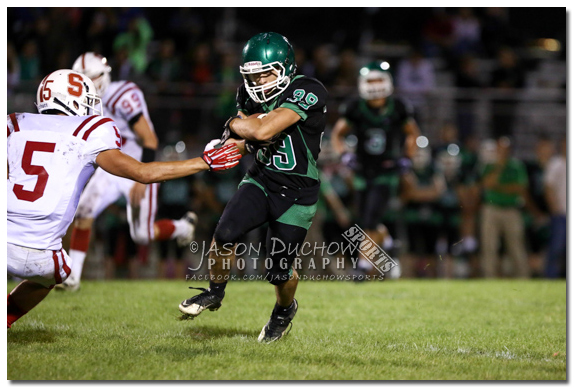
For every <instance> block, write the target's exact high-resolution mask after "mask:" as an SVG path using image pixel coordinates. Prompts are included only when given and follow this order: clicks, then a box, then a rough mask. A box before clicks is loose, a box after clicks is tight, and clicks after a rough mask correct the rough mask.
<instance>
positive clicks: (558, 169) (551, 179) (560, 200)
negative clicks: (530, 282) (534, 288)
mask: <svg viewBox="0 0 574 388" xmlns="http://www.w3.org/2000/svg"><path fill="white" fill-rule="evenodd" d="M566 147H567V144H566V137H564V138H563V139H562V140H561V141H560V155H558V156H555V157H554V158H552V159H551V160H550V162H549V163H548V166H547V167H546V170H545V172H544V193H545V195H546V201H547V203H548V208H549V210H550V214H551V218H550V242H549V244H548V252H547V256H546V263H545V265H544V276H546V277H547V278H557V277H566V236H567V234H566V206H567V205H566V204H567V201H568V199H567V198H568V196H567V189H566V186H567V179H568V174H567V167H566V166H567V162H566Z"/></svg>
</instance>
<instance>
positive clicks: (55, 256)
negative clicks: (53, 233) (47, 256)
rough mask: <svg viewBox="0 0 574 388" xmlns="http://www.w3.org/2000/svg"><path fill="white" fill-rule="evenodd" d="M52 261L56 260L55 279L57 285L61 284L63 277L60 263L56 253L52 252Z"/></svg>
mask: <svg viewBox="0 0 574 388" xmlns="http://www.w3.org/2000/svg"><path fill="white" fill-rule="evenodd" d="M52 260H54V279H55V280H56V284H61V283H62V276H60V263H58V255H57V254H56V251H52Z"/></svg>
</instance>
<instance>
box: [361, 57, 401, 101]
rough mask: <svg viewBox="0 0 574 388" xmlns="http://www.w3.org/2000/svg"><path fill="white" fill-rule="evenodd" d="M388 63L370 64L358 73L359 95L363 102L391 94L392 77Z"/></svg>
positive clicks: (392, 89) (392, 88)
mask: <svg viewBox="0 0 574 388" xmlns="http://www.w3.org/2000/svg"><path fill="white" fill-rule="evenodd" d="M389 69H390V65H389V63H388V62H380V61H377V62H371V63H369V64H368V65H366V66H364V67H362V68H361V70H360V71H359V95H360V96H361V98H363V99H365V100H373V99H378V98H386V97H388V96H390V95H391V94H393V91H394V87H393V77H392V75H391V73H390V71H389Z"/></svg>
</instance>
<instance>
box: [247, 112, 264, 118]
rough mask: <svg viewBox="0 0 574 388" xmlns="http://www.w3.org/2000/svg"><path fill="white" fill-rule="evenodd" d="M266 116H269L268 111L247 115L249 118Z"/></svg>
mask: <svg viewBox="0 0 574 388" xmlns="http://www.w3.org/2000/svg"><path fill="white" fill-rule="evenodd" d="M265 116H267V113H254V114H252V115H250V116H247V118H248V119H262V118H263V117H265Z"/></svg>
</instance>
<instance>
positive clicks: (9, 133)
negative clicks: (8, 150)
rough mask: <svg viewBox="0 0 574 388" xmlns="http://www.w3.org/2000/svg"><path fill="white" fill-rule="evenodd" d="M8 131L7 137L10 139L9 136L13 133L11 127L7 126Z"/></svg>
mask: <svg viewBox="0 0 574 388" xmlns="http://www.w3.org/2000/svg"><path fill="white" fill-rule="evenodd" d="M6 129H7V130H8V135H7V136H6V137H9V136H10V133H11V132H10V127H9V126H6Z"/></svg>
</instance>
